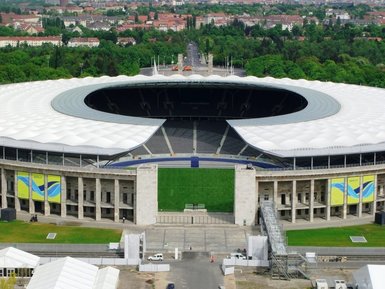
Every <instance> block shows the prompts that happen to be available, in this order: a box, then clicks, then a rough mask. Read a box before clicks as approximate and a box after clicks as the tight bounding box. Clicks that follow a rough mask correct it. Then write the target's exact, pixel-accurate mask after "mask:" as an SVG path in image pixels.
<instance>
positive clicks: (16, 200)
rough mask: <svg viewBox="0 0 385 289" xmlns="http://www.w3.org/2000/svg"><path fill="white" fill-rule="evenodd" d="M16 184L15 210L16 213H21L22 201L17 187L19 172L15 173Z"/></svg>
mask: <svg viewBox="0 0 385 289" xmlns="http://www.w3.org/2000/svg"><path fill="white" fill-rule="evenodd" d="M14 183H15V210H16V212H20V211H21V207H20V199H19V188H18V185H17V171H15V180H14Z"/></svg>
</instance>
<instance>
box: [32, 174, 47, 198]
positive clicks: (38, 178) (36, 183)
mask: <svg viewBox="0 0 385 289" xmlns="http://www.w3.org/2000/svg"><path fill="white" fill-rule="evenodd" d="M44 197H45V193H44V175H42V174H32V200H34V201H40V202H44Z"/></svg>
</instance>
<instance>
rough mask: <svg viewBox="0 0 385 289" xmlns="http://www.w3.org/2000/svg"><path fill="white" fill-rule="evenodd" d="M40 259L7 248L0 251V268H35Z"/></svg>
mask: <svg viewBox="0 0 385 289" xmlns="http://www.w3.org/2000/svg"><path fill="white" fill-rule="evenodd" d="M39 262H40V257H38V256H35V255H32V254H30V253H27V252H24V251H22V250H19V249H16V248H13V247H8V248H5V249H2V250H0V268H35V267H37V265H39Z"/></svg>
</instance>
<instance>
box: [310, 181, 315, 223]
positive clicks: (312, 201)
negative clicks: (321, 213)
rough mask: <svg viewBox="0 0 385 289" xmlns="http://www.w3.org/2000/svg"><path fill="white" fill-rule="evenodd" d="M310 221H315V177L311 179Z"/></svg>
mask: <svg viewBox="0 0 385 289" xmlns="http://www.w3.org/2000/svg"><path fill="white" fill-rule="evenodd" d="M309 221H310V222H313V221H314V179H311V180H310V198H309Z"/></svg>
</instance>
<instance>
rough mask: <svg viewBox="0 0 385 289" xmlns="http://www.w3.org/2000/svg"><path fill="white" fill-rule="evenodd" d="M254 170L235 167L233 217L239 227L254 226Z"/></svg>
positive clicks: (240, 166)
mask: <svg viewBox="0 0 385 289" xmlns="http://www.w3.org/2000/svg"><path fill="white" fill-rule="evenodd" d="M255 192H256V180H255V170H254V169H247V167H246V166H242V165H238V166H235V186H234V217H235V224H236V225H239V226H252V225H255V216H256V206H255V203H256V199H255V197H256V194H255Z"/></svg>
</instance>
